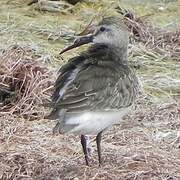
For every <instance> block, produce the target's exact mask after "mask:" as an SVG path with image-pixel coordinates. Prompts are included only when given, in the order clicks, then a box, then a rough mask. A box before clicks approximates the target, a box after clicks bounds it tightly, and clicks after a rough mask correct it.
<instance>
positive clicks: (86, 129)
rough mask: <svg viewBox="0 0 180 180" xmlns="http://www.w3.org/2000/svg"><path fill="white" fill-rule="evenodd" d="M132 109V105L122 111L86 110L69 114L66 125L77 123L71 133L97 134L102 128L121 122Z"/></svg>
mask: <svg viewBox="0 0 180 180" xmlns="http://www.w3.org/2000/svg"><path fill="white" fill-rule="evenodd" d="M129 110H130V107H128V108H124V109H121V110H120V111H104V112H84V113H81V114H74V115H72V114H71V115H67V116H66V117H65V124H64V126H66V125H67V126H68V125H76V126H74V128H72V129H70V130H69V131H68V132H69V133H75V134H86V135H96V134H97V133H99V132H101V131H102V130H104V129H106V128H108V127H110V126H112V125H113V124H116V123H117V122H119V121H120V120H121V119H122V117H123V116H124V115H126V114H127V113H128V112H129Z"/></svg>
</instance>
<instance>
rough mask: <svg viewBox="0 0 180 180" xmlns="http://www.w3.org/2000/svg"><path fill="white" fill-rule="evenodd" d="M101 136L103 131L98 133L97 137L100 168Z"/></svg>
mask: <svg viewBox="0 0 180 180" xmlns="http://www.w3.org/2000/svg"><path fill="white" fill-rule="evenodd" d="M101 136H102V131H101V132H100V133H98V135H97V136H96V144H97V151H98V159H99V166H101V163H102V161H101Z"/></svg>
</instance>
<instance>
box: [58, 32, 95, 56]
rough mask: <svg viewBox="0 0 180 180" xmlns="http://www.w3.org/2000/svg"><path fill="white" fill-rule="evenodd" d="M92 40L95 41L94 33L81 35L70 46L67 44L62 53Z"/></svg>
mask: <svg viewBox="0 0 180 180" xmlns="http://www.w3.org/2000/svg"><path fill="white" fill-rule="evenodd" d="M90 42H93V34H88V35H85V36H80V37H78V38H77V39H76V40H75V41H74V43H73V44H72V45H70V46H67V47H66V48H64V49H63V50H62V51H61V52H60V54H63V53H64V52H66V51H69V50H71V49H74V48H77V47H79V46H82V45H84V44H88V43H90Z"/></svg>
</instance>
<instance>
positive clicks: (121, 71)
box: [49, 17, 139, 139]
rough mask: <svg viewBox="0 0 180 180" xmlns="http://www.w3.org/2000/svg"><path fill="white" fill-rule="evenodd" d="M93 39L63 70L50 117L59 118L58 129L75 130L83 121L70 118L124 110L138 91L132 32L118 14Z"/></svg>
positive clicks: (102, 23) (107, 21)
mask: <svg viewBox="0 0 180 180" xmlns="http://www.w3.org/2000/svg"><path fill="white" fill-rule="evenodd" d="M102 27H103V28H102ZM100 28H101V29H100ZM103 29H105V30H103ZM101 30H102V32H101ZM83 38H84V37H83ZM88 38H89V37H88ZM92 41H93V45H92V46H91V47H90V48H89V49H88V50H87V51H86V52H84V53H82V54H80V55H79V56H77V57H74V58H72V59H70V60H69V61H68V62H67V63H66V64H65V65H63V66H62V67H61V69H60V71H59V76H58V78H57V80H56V83H55V91H54V94H53V95H52V106H53V110H52V112H51V114H50V116H49V118H52V119H58V123H57V125H56V127H55V128H54V131H58V132H60V133H65V132H71V130H73V129H74V128H75V127H76V126H78V125H79V123H80V122H79V121H76V122H77V124H76V123H67V122H68V119H70V118H72V117H73V118H76V116H77V118H78V116H79V115H80V114H82V113H84V112H104V113H106V112H112V113H113V112H119V111H123V109H125V108H128V107H130V106H131V105H132V104H133V102H134V100H135V98H136V96H137V94H138V91H139V84H138V79H137V77H136V76H135V73H134V72H133V70H132V69H131V68H130V67H129V65H128V61H127V45H128V32H127V30H126V27H125V25H124V24H123V23H122V21H121V20H120V19H119V18H114V17H111V18H105V19H103V20H102V21H101V22H100V24H99V25H98V27H97V29H96V30H95V32H94V34H93V40H92ZM78 43H79V41H76V42H75V43H74V44H78ZM83 43H84V39H83ZM80 45H81V44H80ZM73 47H74V46H73ZM75 47H76V46H75ZM70 49H71V48H70ZM68 116H69V117H68ZM83 121H84V120H83ZM83 121H82V122H83ZM97 121H98V120H97ZM104 121H105V120H104ZM73 122H74V121H73ZM112 124H113V123H112ZM94 126H96V125H94ZM108 126H109V124H108ZM103 130H104V129H102V131H103ZM102 131H101V132H102ZM81 132H84V131H81V130H79V133H81ZM85 132H86V131H85ZM87 132H90V131H87ZM101 132H100V131H98V130H97V133H101ZM97 139H101V138H97Z"/></svg>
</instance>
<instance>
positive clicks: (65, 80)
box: [51, 56, 135, 118]
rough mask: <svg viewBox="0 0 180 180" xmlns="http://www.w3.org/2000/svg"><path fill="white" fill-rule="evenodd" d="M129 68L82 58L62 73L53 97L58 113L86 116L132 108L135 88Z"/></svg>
mask: <svg viewBox="0 0 180 180" xmlns="http://www.w3.org/2000/svg"><path fill="white" fill-rule="evenodd" d="M127 68H128V66H127V65H119V64H118V65H117V64H116V63H115V62H113V61H107V60H106V61H103V60H102V61H101V60H99V59H98V60H96V59H94V58H93V59H91V58H89V59H87V58H84V57H83V56H79V57H76V58H73V59H71V60H70V61H69V62H68V63H67V64H66V65H65V66H63V67H62V68H61V69H60V75H59V77H58V79H57V81H56V83H55V91H54V94H53V96H52V99H53V106H54V109H53V111H52V113H51V114H53V115H54V117H55V118H57V117H58V114H59V111H60V110H62V109H64V110H65V111H66V112H82V111H87V110H101V109H102V110H104V109H107V110H108V109H116V110H117V109H120V108H121V107H127V106H129V105H131V104H132V102H133V99H134V93H135V91H134V87H133V79H132V77H133V76H132V74H131V73H130V72H131V71H129V69H127Z"/></svg>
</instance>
